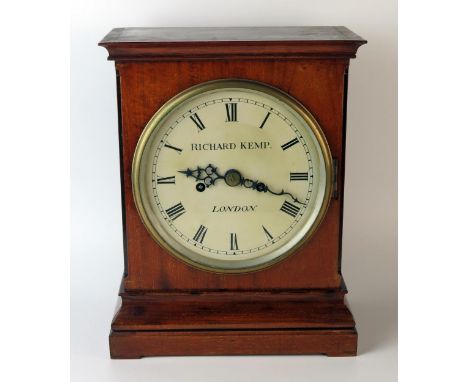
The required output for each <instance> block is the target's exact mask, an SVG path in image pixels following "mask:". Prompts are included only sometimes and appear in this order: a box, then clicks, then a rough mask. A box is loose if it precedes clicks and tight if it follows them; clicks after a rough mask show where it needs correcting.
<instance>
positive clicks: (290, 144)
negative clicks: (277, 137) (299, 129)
mask: <svg viewBox="0 0 468 382" xmlns="http://www.w3.org/2000/svg"><path fill="white" fill-rule="evenodd" d="M296 143H299V139H297V137H296V138H294V139H291V140H290V141H289V142H286V143H285V144H284V145H281V148H282V149H283V150H287V149H289V148H290V147H292V146H294V145H295V144H296Z"/></svg>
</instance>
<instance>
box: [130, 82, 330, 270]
mask: <svg viewBox="0 0 468 382" xmlns="http://www.w3.org/2000/svg"><path fill="white" fill-rule="evenodd" d="M219 88H244V89H250V90H254V91H258V92H263V93H266V94H268V95H270V96H272V97H276V98H277V99H279V100H280V101H281V102H284V103H285V104H286V105H287V106H289V107H290V108H292V109H293V110H294V111H295V112H296V113H298V114H299V116H300V117H301V118H302V119H304V121H305V122H306V123H307V125H308V126H309V127H310V129H311V130H312V132H313V134H314V135H315V137H316V139H317V141H318V143H319V146H320V149H321V151H322V155H323V159H324V165H325V172H326V186H325V193H324V199H323V203H322V206H321V208H320V210H319V213H318V215H317V218H316V219H315V221H314V222H313V223H312V226H311V227H310V229H309V231H308V232H307V233H306V234H305V235H304V237H303V238H302V239H301V240H299V241H298V243H296V245H294V246H293V247H292V248H290V249H289V250H288V251H286V252H285V253H283V254H282V255H280V256H277V257H276V258H273V259H272V260H270V261H268V262H265V263H263V264H259V265H256V266H252V267H246V268H238V269H221V268H214V267H210V266H207V265H204V264H199V263H197V262H195V261H193V260H191V259H188V258H187V257H185V256H184V255H182V254H180V253H178V252H177V251H175V250H174V249H173V248H172V247H171V246H170V245H169V244H168V243H166V242H165V240H164V239H163V238H162V237H161V236H160V235H159V233H158V231H157V229H156V228H155V227H154V226H153V224H152V223H151V221H150V219H149V218H148V216H147V213H146V210H145V207H144V205H143V201H142V197H141V189H140V184H139V179H140V168H141V159H142V156H143V153H144V149H145V146H146V144H147V142H148V140H149V139H150V137H151V134H152V132H153V131H154V130H155V129H156V128H157V126H158V125H159V124H160V123H161V122H162V121H163V120H164V118H166V116H167V115H169V113H171V112H172V110H174V109H175V108H176V107H177V106H178V105H180V104H181V103H183V102H185V101H187V100H188V99H190V98H192V97H194V96H196V95H199V94H202V93H205V92H208V91H211V90H216V89H219ZM332 171H333V167H332V156H331V152H330V148H329V146H328V143H327V140H326V138H325V135H324V133H323V131H322V129H321V128H320V126H319V124H318V122H317V121H316V119H315V118H314V116H313V115H312V114H311V113H310V112H309V111H308V110H307V109H306V108H305V107H304V106H303V105H302V104H301V103H300V102H299V101H297V100H296V99H294V98H293V97H291V96H290V95H289V94H287V93H285V92H283V91H282V90H280V89H277V88H275V87H272V86H270V85H267V84H264V83H261V82H257V81H252V80H243V79H221V80H214V81H208V82H204V83H201V84H198V85H195V86H192V87H190V88H188V89H186V90H184V91H182V92H180V93H179V94H177V95H176V96H174V97H173V98H171V99H170V100H168V101H167V102H166V103H165V104H164V105H163V106H162V107H161V108H160V109H159V110H158V111H156V113H155V114H154V115H153V117H152V118H151V119H150V120H149V122H148V123H147V125H146V126H145V128H144V130H143V132H142V133H141V136H140V138H139V140H138V143H137V146H136V149H135V153H134V156H133V163H132V192H133V198H134V201H135V205H136V208H137V211H138V214H139V215H140V218H141V220H142V222H143V224H144V226H145V227H146V229H147V230H148V232H149V233H150V235H151V237H152V238H153V239H154V240H155V241H156V243H158V244H159V245H160V246H161V247H163V248H164V249H165V250H166V251H168V252H169V253H170V254H171V255H173V256H175V257H176V258H178V259H180V260H182V261H183V262H184V263H186V264H188V265H191V266H193V267H195V268H197V269H201V270H204V271H208V272H214V273H221V274H240V273H249V272H255V271H259V270H264V269H266V268H269V267H271V266H272V265H274V264H276V263H278V262H280V261H282V260H284V259H285V258H287V257H289V255H291V254H292V253H293V252H294V251H296V250H297V249H298V248H300V247H302V246H303V245H304V244H305V243H306V242H307V241H308V240H309V239H310V238H311V237H312V235H313V234H314V233H315V232H316V231H317V229H318V227H319V226H320V224H321V223H322V221H323V219H324V217H325V215H326V212H327V210H328V207H329V205H330V200H331V194H332Z"/></svg>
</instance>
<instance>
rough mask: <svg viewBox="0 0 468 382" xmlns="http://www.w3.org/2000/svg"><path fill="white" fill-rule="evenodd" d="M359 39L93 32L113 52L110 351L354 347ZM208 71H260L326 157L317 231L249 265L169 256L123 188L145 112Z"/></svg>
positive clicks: (319, 31)
mask: <svg viewBox="0 0 468 382" xmlns="http://www.w3.org/2000/svg"><path fill="white" fill-rule="evenodd" d="M365 43H366V41H365V40H363V39H362V38H361V37H359V36H358V35H356V34H354V33H353V32H351V31H350V30H349V29H347V28H345V27H283V28H117V29H113V30H112V31H111V32H110V33H109V34H108V35H107V36H105V37H104V39H103V40H102V41H101V42H100V43H99V45H100V46H103V47H105V48H106V49H107V50H108V52H109V57H108V59H109V60H113V61H115V69H116V78H117V101H118V122H119V129H118V130H119V146H120V147H119V149H120V171H121V174H120V175H121V191H122V217H123V238H124V243H123V244H124V267H125V269H124V274H123V278H122V283H121V287H120V292H119V295H120V297H121V300H120V302H121V303H120V305H119V306H118V308H117V312H116V314H115V316H114V319H113V321H112V326H111V333H110V337H109V341H110V352H111V357H112V358H140V357H143V356H158V355H160V356H168V355H236V354H317V353H320V354H327V355H329V356H352V355H356V352H357V332H356V329H355V322H354V319H353V316H352V314H351V312H350V311H349V309H348V307H347V304H346V301H345V295H346V293H347V290H346V286H345V283H344V280H343V277H342V275H341V251H342V248H341V247H342V223H343V194H344V192H343V191H344V178H345V173H344V168H345V166H344V164H345V146H346V102H347V84H348V67H349V60H350V59H351V58H354V57H355V55H356V51H357V49H358V48H359V46H361V45H362V44H365ZM218 79H244V80H253V81H258V82H262V83H265V84H268V85H270V86H273V87H276V88H278V89H280V90H282V91H284V92H286V93H288V94H289V95H291V96H292V97H294V98H295V99H297V100H298V101H299V102H301V103H302V104H303V105H304V106H305V107H306V108H307V109H308V110H309V111H310V112H311V113H312V114H313V115H314V117H315V118H316V119H317V121H318V123H319V124H320V126H321V128H322V131H323V132H324V134H325V136H326V138H327V141H328V145H329V147H330V150H331V153H332V157H333V159H334V167H335V174H336V175H335V176H336V181H335V184H336V186H335V189H334V190H333V197H332V199H331V202H330V206H329V208H328V211H327V213H326V216H325V218H324V220H323V222H322V224H321V225H320V227H319V228H318V230H317V232H316V233H315V234H314V236H313V237H312V238H311V239H310V240H308V241H307V242H306V243H305V244H304V245H303V246H302V247H301V248H300V249H298V250H297V252H296V253H294V254H292V255H291V256H289V257H287V258H286V259H284V260H283V261H281V262H279V263H277V264H274V265H273V266H271V267H269V268H266V269H262V270H259V271H256V272H250V273H243V274H221V273H214V272H208V271H204V270H200V269H196V268H194V267H192V266H189V265H187V264H186V263H184V262H182V261H181V260H179V259H177V258H175V257H174V256H172V255H171V254H169V253H168V252H167V251H166V250H165V249H163V248H162V247H161V246H159V245H158V244H157V243H156V242H155V241H154V240H153V239H152V238H151V236H150V234H149V233H148V231H147V230H146V228H145V226H144V225H143V223H142V221H141V220H140V217H139V215H138V212H137V209H136V206H135V203H134V200H133V195H132V184H131V169H132V160H133V154H134V151H135V148H136V145H137V142H138V138H139V136H140V134H141V133H142V131H143V129H144V127H145V126H146V124H147V122H148V121H149V120H150V118H151V117H152V116H153V114H154V113H155V112H156V111H157V110H158V109H159V108H160V107H161V106H162V105H163V104H164V103H165V102H166V101H167V100H169V99H170V98H172V97H173V96H175V95H176V94H178V93H180V92H181V91H183V90H185V89H187V88H189V87H191V86H194V85H197V84H200V83H203V82H207V81H212V80H218Z"/></svg>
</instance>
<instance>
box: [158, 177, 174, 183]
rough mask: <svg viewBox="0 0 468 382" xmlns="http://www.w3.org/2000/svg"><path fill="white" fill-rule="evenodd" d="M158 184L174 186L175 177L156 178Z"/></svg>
mask: <svg viewBox="0 0 468 382" xmlns="http://www.w3.org/2000/svg"><path fill="white" fill-rule="evenodd" d="M157 182H158V184H175V176H165V177H164V176H158V179H157Z"/></svg>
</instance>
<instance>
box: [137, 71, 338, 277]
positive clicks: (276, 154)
mask: <svg viewBox="0 0 468 382" xmlns="http://www.w3.org/2000/svg"><path fill="white" fill-rule="evenodd" d="M330 162H331V159H330V153H329V149H328V146H327V144H326V141H325V138H324V136H323V133H322V132H321V130H320V128H319V127H318V124H317V122H316V121H315V120H314V118H313V117H312V116H311V115H310V114H309V113H308V112H307V111H306V110H305V109H304V108H303V107H302V106H301V105H300V104H299V103H297V102H296V101H294V100H293V99H292V98H290V97H288V96H286V95H285V94H284V93H282V92H280V91H278V90H275V89H273V88H271V87H268V86H265V85H261V84H258V83H253V82H249V81H234V80H233V81H214V82H210V83H206V84H202V85H199V86H196V87H194V88H191V89H188V90H187V91H185V92H183V93H181V94H180V95H179V96H177V97H175V98H174V99H172V100H171V101H170V102H168V103H167V104H166V105H165V106H164V107H163V108H162V109H161V110H160V111H158V112H157V113H156V114H155V116H154V117H153V118H152V120H151V121H150V122H149V123H148V125H147V127H146V128H145V130H144V132H143V134H142V136H141V138H140V141H139V143H138V146H137V150H136V153H135V159H134V164H133V187H134V196H135V201H136V204H137V207H138V211H139V213H140V215H141V217H142V219H143V222H144V223H145V225H146V227H147V228H148V230H149V231H150V233H151V234H152V235H153V237H154V238H155V239H156V240H157V241H158V242H159V243H160V244H161V245H163V246H164V247H166V248H167V249H169V250H170V252H171V253H173V254H175V255H176V256H178V257H179V258H181V259H182V260H184V261H186V262H188V263H190V264H192V265H195V266H198V267H201V268H204V269H208V270H214V271H218V272H244V271H250V270H254V269H259V268H262V267H266V266H268V265H270V264H272V263H274V262H276V261H278V260H280V259H281V258H283V257H285V256H286V255H287V254H289V253H290V252H291V251H292V249H294V248H296V247H297V246H298V245H300V244H301V243H302V242H303V241H304V240H305V239H306V238H308V237H309V236H310V235H311V234H312V233H313V232H314V230H315V229H316V228H317V226H318V224H319V223H320V220H321V219H322V218H323V215H324V214H325V211H326V208H327V206H328V202H329V198H330V189H331V187H330V181H331V179H330V178H331V176H330V173H331V166H330Z"/></svg>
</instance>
